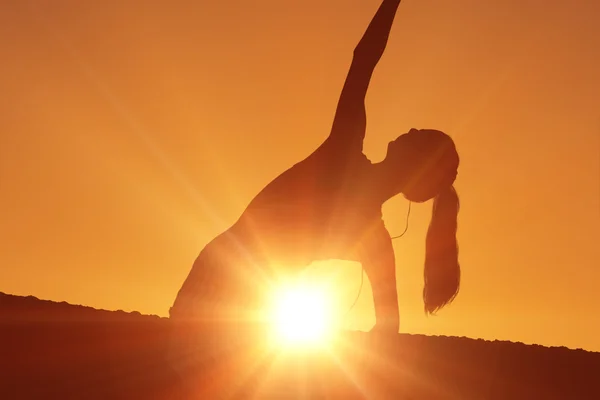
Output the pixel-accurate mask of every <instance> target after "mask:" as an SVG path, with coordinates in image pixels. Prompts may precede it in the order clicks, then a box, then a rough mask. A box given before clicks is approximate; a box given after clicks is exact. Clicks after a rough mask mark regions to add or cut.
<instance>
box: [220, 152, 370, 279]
mask: <svg viewBox="0 0 600 400" xmlns="http://www.w3.org/2000/svg"><path fill="white" fill-rule="evenodd" d="M375 183H376V182H374V179H373V174H372V164H371V162H370V161H369V160H368V159H367V158H366V157H365V156H364V155H363V154H362V153H359V154H356V155H349V156H348V157H345V158H343V159H342V158H341V157H339V156H337V157H332V155H331V154H327V153H326V152H324V151H323V152H319V151H316V152H315V153H313V154H312V155H311V156H309V157H308V158H306V159H305V160H303V161H301V162H300V163H298V164H296V165H294V166H293V167H291V168H290V169H288V170H287V171H285V172H284V173H282V174H281V175H279V176H278V177H277V178H276V179H274V180H273V181H272V182H271V183H270V184H269V185H267V186H266V187H265V188H264V189H263V190H262V191H261V192H260V193H259V194H258V195H257V196H256V197H255V198H254V199H253V200H252V201H251V202H250V204H249V205H248V207H247V208H246V210H245V211H244V213H243V214H242V216H241V217H240V219H239V220H238V221H237V222H236V223H235V224H234V226H233V227H232V228H231V229H230V231H229V234H230V235H231V236H232V237H234V238H235V240H236V241H237V242H238V243H242V244H243V246H244V247H245V248H246V249H247V250H248V251H249V252H250V253H252V256H253V257H256V259H257V260H261V261H263V262H265V261H266V262H268V263H270V264H278V265H281V266H284V265H285V266H287V267H289V268H294V267H303V266H306V265H308V264H310V263H311V262H313V261H316V260H321V259H346V260H356V259H357V255H356V254H355V253H356V252H355V250H356V247H357V245H358V244H359V243H358V242H360V239H361V238H362V237H364V236H365V235H366V234H367V231H368V229H369V228H371V227H373V226H374V225H375V224H377V223H381V203H382V202H381V199H380V198H379V197H378V196H377V190H376V185H375Z"/></svg>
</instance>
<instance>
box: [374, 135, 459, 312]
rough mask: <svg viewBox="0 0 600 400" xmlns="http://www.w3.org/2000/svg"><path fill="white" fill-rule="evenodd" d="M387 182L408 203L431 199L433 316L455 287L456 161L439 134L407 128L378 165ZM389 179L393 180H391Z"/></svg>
mask: <svg viewBox="0 0 600 400" xmlns="http://www.w3.org/2000/svg"><path fill="white" fill-rule="evenodd" d="M384 164H385V165H386V168H385V170H386V171H387V174H389V175H390V178H389V180H387V181H388V182H389V181H390V180H392V181H395V182H396V183H394V185H395V186H396V190H395V191H396V193H398V192H401V193H403V194H404V196H405V197H406V198H407V199H408V200H410V201H414V202H418V203H421V202H424V201H427V200H430V199H434V202H433V211H432V217H431V222H430V224H429V229H428V231H427V239H426V246H425V271H424V278H425V287H424V289H423V300H424V303H425V311H426V312H427V313H435V312H436V311H437V310H439V309H441V308H442V307H444V306H445V305H446V304H449V303H450V302H452V300H454V298H455V297H456V295H457V294H458V291H459V288H460V264H459V262H458V243H457V240H456V230H457V219H458V210H459V206H460V203H459V199H458V195H457V193H456V191H455V190H454V187H453V186H452V185H453V183H454V180H455V179H456V175H457V170H458V164H459V157H458V153H457V151H456V147H455V145H454V142H453V141H452V139H451V138H450V137H449V136H448V135H446V134H445V133H443V132H440V131H436V130H430V129H423V130H417V129H411V130H410V131H409V132H408V133H406V134H404V135H401V136H400V137H398V138H397V139H396V140H394V141H393V142H391V143H390V144H389V145H388V152H387V156H386V159H385V161H384ZM394 175H396V176H397V178H396V179H394V177H393V176H394Z"/></svg>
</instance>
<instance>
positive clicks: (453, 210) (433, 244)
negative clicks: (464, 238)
mask: <svg viewBox="0 0 600 400" xmlns="http://www.w3.org/2000/svg"><path fill="white" fill-rule="evenodd" d="M459 208H460V202H459V199H458V194H457V193H456V190H455V189H454V187H453V186H450V187H448V188H446V189H443V190H442V191H441V192H440V193H439V194H438V195H437V196H436V197H435V199H434V202H433V210H432V216H431V222H430V224H429V229H428V231H427V239H426V244H425V271H424V277H425V287H424V288H423V301H424V303H425V312H426V313H428V314H434V313H435V312H436V311H438V310H439V309H441V308H442V307H444V306H445V305H446V304H449V303H451V302H452V300H454V298H455V297H456V295H457V294H458V291H459V289H460V265H459V263H458V242H457V239H456V230H457V225H458V224H457V219H458V210H459Z"/></svg>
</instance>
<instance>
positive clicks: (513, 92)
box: [0, 0, 600, 350]
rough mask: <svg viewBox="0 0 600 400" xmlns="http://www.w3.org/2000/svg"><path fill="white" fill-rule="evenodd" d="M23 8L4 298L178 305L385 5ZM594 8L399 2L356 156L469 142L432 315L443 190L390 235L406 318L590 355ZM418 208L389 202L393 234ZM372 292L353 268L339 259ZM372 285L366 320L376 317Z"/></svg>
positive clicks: (597, 273) (599, 176)
mask: <svg viewBox="0 0 600 400" xmlns="http://www.w3.org/2000/svg"><path fill="white" fill-rule="evenodd" d="M140 4H141V3H140V2H134V1H106V2H100V1H97V2H91V1H86V2H83V1H75V0H72V1H64V0H62V1H50V0H46V1H18V2H17V1H15V2H5V3H4V4H3V6H2V12H1V13H0V60H2V62H1V63H0V92H1V93H2V95H1V96H0V110H1V113H2V116H1V118H0V193H1V195H0V212H1V221H2V223H1V228H0V265H1V266H2V267H0V291H4V292H8V293H13V294H20V295H29V294H32V295H35V296H38V297H40V298H45V299H53V300H60V301H62V300H65V301H68V302H72V303H78V304H86V305H91V306H94V307H100V308H107V309H124V310H138V311H140V312H143V313H155V314H159V315H166V314H167V311H168V308H169V307H170V305H171V303H172V301H173V299H174V297H175V294H176V292H177V290H178V289H179V287H180V285H181V284H182V283H183V280H184V279H185V277H186V276H187V273H188V272H189V269H190V268H191V264H192V262H193V260H194V258H195V257H196V255H197V253H198V252H199V251H200V249H201V248H202V247H203V245H204V244H205V243H207V242H208V241H209V240H210V239H212V237H214V236H215V235H216V234H218V233H220V232H221V231H222V230H224V229H226V228H227V227H228V226H229V225H230V224H231V223H233V222H234V221H235V220H236V219H237V217H238V216H239V215H240V213H241V212H242V210H243V209H244V207H245V205H246V204H247V203H248V202H249V201H250V200H251V199H252V197H253V196H254V195H255V194H256V193H257V192H258V191H259V190H260V189H261V188H262V187H263V186H264V185H265V184H266V183H268V182H269V181H270V180H271V179H272V178H274V177H275V176H276V175H277V174H278V173H280V172H282V171H283V170H284V169H286V168H287V167H289V166H290V165H292V164H293V163H295V162H297V161H299V160H300V159H302V158H303V157H305V156H306V155H308V154H309V153H310V152H312V150H313V149H315V148H316V146H318V145H319V144H320V143H321V142H322V140H324V138H325V137H326V136H327V134H328V130H329V128H330V126H331V121H332V118H333V113H334V110H335V106H336V102H337V98H338V95H339V91H340V89H341V87H342V84H343V80H344V78H345V75H346V72H347V70H348V67H349V63H350V59H351V56H352V50H353V49H354V46H355V45H356V43H357V42H358V40H359V38H360V37H361V35H362V33H363V32H364V29H365V28H366V26H367V24H368V22H369V20H370V18H371V17H372V16H373V14H374V13H375V10H376V9H377V7H378V6H379V0H361V1H347V0H319V1H316V0H312V1H307V0H304V1H275V0H257V1H241V0H238V1H199V2H190V1H171V2H168V3H167V2H144V5H143V6H140ZM598 15H600V3H599V2H597V1H595V0H585V1H584V0H573V1H553V2H547V1H541V0H537V1H535V0H505V1H501V2H492V1H480V0H454V1H433V0H404V1H403V4H401V6H400V9H399V12H398V16H397V19H396V23H395V26H394V28H393V30H392V34H391V37H390V42H389V45H388V48H387V51H386V54H385V55H384V57H383V59H382V61H381V63H380V65H379V67H378V68H377V70H376V72H375V75H374V78H373V81H372V84H371V88H370V92H369V95H368V98H367V112H368V131H367V139H366V142H365V152H366V154H367V155H368V156H369V157H370V158H371V160H372V161H379V160H381V159H382V158H383V157H384V153H385V149H386V144H387V142H388V141H390V140H392V139H393V138H395V137H396V136H397V135H398V134H400V133H403V132H405V131H407V130H408V129H409V128H411V127H416V128H435V129H440V130H444V131H446V132H448V133H449V134H451V135H452V136H453V137H454V138H455V140H456V143H457V147H458V149H459V152H460V154H461V161H462V165H461V168H460V171H459V177H458V180H457V183H456V186H457V189H458V190H459V194H460V195H461V199H462V209H461V214H460V219H459V224H460V225H459V241H460V245H461V253H460V257H461V262H462V267H463V281H462V290H461V293H460V294H459V296H458V298H457V299H456V301H455V302H454V303H453V304H452V306H450V307H448V308H447V309H444V310H443V311H441V312H440V314H439V315H438V316H437V317H433V318H432V317H429V318H427V317H425V316H424V314H423V312H422V307H423V306H422V300H421V297H420V294H421V290H422V272H423V270H422V264H423V255H424V242H425V240H424V238H425V232H426V229H427V223H428V220H429V216H430V207H431V205H430V204H425V205H416V206H415V207H413V214H412V216H411V219H410V224H411V226H410V229H409V231H408V234H407V235H406V236H405V237H404V238H403V239H400V240H399V241H397V242H396V243H395V249H396V252H397V264H398V275H399V278H398V279H399V300H400V308H401V313H402V314H401V319H402V322H401V324H402V327H401V329H402V331H405V332H413V333H415V332H416V333H426V334H447V335H464V336H469V337H482V338H487V339H508V340H515V341H516V340H518V341H525V342H527V343H540V344H545V345H566V346H569V347H582V348H586V349H590V350H600V335H599V334H598V328H599V327H600V312H599V310H600V294H598V293H600V292H598V291H597V290H598V288H597V285H598V283H599V282H600V250H599V247H598V245H599V244H600V96H599V93H600V74H599V73H598V71H600V26H599V25H598V24H597V23H596V20H597V18H596V17H597V16H598ZM406 206H407V203H406V201H405V200H403V199H402V198H397V199H393V200H391V201H389V202H388V203H386V204H385V206H384V218H385V220H386V224H387V226H388V228H389V230H390V231H391V232H392V234H397V233H399V232H401V231H402V229H403V227H404V219H405V212H406ZM316 271H321V272H319V273H322V274H329V273H332V274H333V273H335V274H337V275H339V276H338V279H340V280H341V281H342V282H345V283H347V284H348V287H349V290H348V293H346V294H347V295H344V301H346V302H347V305H348V306H349V305H350V304H351V303H352V300H353V297H354V296H355V295H356V291H357V290H358V284H359V281H360V272H359V271H360V270H359V267H358V265H356V264H352V263H340V262H338V263H333V264H331V265H328V266H322V268H320V269H318V270H316ZM371 306H372V301H371V298H370V289H369V288H368V287H367V288H366V289H365V290H364V292H363V295H362V297H361V300H360V301H359V304H358V306H357V309H356V310H355V311H354V312H353V315H355V316H357V317H361V316H362V318H356V319H355V320H354V325H353V326H355V327H358V328H361V329H368V328H369V327H370V325H371V324H372V323H373V321H374V316H373V315H372V309H371Z"/></svg>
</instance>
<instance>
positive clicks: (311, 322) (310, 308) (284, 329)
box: [272, 285, 333, 345]
mask: <svg viewBox="0 0 600 400" xmlns="http://www.w3.org/2000/svg"><path fill="white" fill-rule="evenodd" d="M332 316H333V313H332V310H331V302H330V299H329V297H328V296H327V294H326V293H325V291H324V290H321V289H319V288H318V287H314V286H306V285H304V286H302V285H297V286H293V287H282V288H280V289H279V290H278V291H277V292H276V294H275V298H274V310H273V315H272V318H273V324H274V328H275V333H276V337H277V339H278V341H279V342H280V343H283V344H295V345H298V344H321V343H323V342H325V341H326V339H327V338H328V336H329V334H330V333H331V331H332V330H333V326H332Z"/></svg>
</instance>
